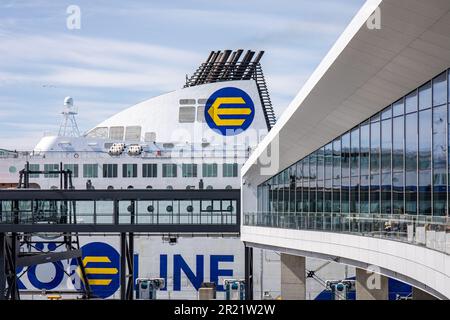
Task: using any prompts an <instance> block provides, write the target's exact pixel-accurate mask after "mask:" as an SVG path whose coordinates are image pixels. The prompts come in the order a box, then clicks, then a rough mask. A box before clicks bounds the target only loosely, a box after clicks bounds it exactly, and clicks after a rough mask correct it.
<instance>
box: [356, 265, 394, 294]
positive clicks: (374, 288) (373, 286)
mask: <svg viewBox="0 0 450 320" xmlns="http://www.w3.org/2000/svg"><path fill="white" fill-rule="evenodd" d="M388 280H389V279H388V278H387V277H385V276H383V275H381V274H378V273H374V272H372V271H368V270H364V269H359V268H356V300H388V299H389V282H388Z"/></svg>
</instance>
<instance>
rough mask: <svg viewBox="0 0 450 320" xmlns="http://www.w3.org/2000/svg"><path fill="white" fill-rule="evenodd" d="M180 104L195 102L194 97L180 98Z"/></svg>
mask: <svg viewBox="0 0 450 320" xmlns="http://www.w3.org/2000/svg"><path fill="white" fill-rule="evenodd" d="M180 104H181V105H186V104H195V99H180Z"/></svg>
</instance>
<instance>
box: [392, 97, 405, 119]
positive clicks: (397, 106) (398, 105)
mask: <svg viewBox="0 0 450 320" xmlns="http://www.w3.org/2000/svg"><path fill="white" fill-rule="evenodd" d="M404 113H405V103H404V99H403V98H401V99H400V100H399V101H397V102H395V103H394V104H393V106H392V115H393V116H394V117H397V116H401V115H403V114H404Z"/></svg>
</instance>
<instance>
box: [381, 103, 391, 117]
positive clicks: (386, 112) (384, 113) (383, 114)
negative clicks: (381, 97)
mask: <svg viewBox="0 0 450 320" xmlns="http://www.w3.org/2000/svg"><path fill="white" fill-rule="evenodd" d="M391 117H392V107H390V106H389V107H387V108H386V109H384V110H383V111H382V112H381V120H386V119H389V118H391Z"/></svg>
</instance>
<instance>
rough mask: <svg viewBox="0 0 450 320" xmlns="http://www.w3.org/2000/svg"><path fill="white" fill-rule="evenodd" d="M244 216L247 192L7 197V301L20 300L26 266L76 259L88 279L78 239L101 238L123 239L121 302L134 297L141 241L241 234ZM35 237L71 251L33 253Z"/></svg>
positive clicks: (1, 214) (0, 276)
mask: <svg viewBox="0 0 450 320" xmlns="http://www.w3.org/2000/svg"><path fill="white" fill-rule="evenodd" d="M239 212H240V190H218V189H217V190H148V189H147V190H135V189H132V190H129V189H127V190H70V189H65V190H33V189H15V190H3V191H0V299H12V300H16V299H20V295H19V290H18V288H17V285H16V283H17V275H16V272H13V270H16V268H17V267H20V266H31V265H36V264H41V263H48V262H54V261H60V260H66V259H72V258H76V259H78V262H79V267H80V269H81V273H82V274H81V276H82V277H83V278H84V279H87V278H86V274H85V272H84V267H83V264H82V262H81V250H80V247H79V243H78V236H79V235H81V234H88V235H91V234H95V233H102V234H106V233H108V234H112V235H113V234H117V235H120V239H121V240H120V247H121V250H120V251H121V252H120V257H121V258H120V259H121V260H120V261H121V262H120V281H121V286H120V288H121V289H120V290H121V299H133V287H134V284H133V251H134V236H135V235H137V234H146V235H165V236H183V235H189V236H239V230H240V214H239ZM35 234H59V235H60V238H62V239H64V240H62V241H61V243H60V244H59V245H63V246H65V248H66V251H64V252H39V253H36V252H29V251H27V250H26V248H27V247H28V248H30V247H32V246H33V241H32V235H35ZM84 282H85V283H88V282H87V281H84ZM84 290H85V292H84V297H85V298H92V297H93V296H92V294H91V291H90V289H89V285H86V287H85V288H84Z"/></svg>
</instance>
